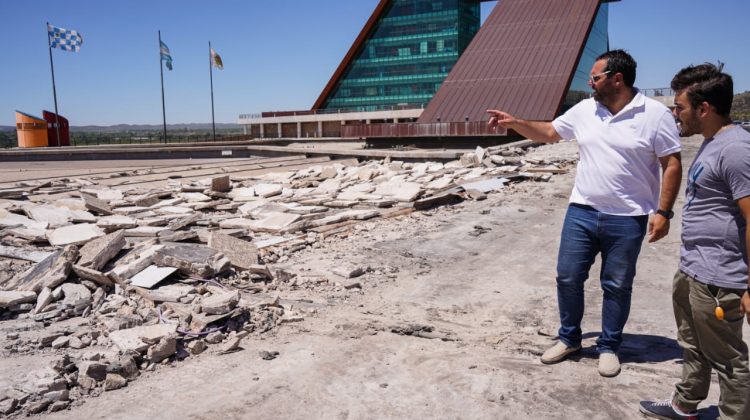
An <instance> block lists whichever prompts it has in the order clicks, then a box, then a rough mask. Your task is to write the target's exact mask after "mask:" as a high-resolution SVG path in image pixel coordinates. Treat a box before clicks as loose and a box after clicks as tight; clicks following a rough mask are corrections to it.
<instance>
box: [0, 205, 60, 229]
mask: <svg viewBox="0 0 750 420" xmlns="http://www.w3.org/2000/svg"><path fill="white" fill-rule="evenodd" d="M48 225H49V224H48V223H47V222H37V221H36V220H31V219H29V218H28V217H26V216H21V215H20V214H15V213H11V212H9V211H7V210H5V209H0V227H17V226H23V227H25V228H27V229H47V226H48Z"/></svg>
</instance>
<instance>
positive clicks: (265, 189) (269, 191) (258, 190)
mask: <svg viewBox="0 0 750 420" xmlns="http://www.w3.org/2000/svg"><path fill="white" fill-rule="evenodd" d="M282 188H283V187H282V186H281V185H279V184H255V185H253V189H254V190H255V194H256V195H257V196H259V197H263V198H268V197H273V196H275V195H279V194H281V190H282Z"/></svg>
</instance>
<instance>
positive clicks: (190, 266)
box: [154, 244, 230, 278]
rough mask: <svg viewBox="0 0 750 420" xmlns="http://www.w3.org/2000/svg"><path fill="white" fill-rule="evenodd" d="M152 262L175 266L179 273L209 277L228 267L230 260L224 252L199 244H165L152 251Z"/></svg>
mask: <svg viewBox="0 0 750 420" xmlns="http://www.w3.org/2000/svg"><path fill="white" fill-rule="evenodd" d="M154 263H155V264H157V265H160V266H166V267H175V268H177V269H178V270H179V271H180V272H181V273H183V274H186V275H189V276H190V275H192V276H199V277H203V278H209V277H212V276H214V275H216V274H219V273H223V272H224V271H226V270H228V269H229V266H230V262H229V259H227V258H226V257H225V256H224V254H222V253H220V252H217V251H214V250H213V249H211V248H208V247H206V246H201V245H192V244H179V245H166V246H163V247H161V248H160V249H158V250H156V251H155V253H154Z"/></svg>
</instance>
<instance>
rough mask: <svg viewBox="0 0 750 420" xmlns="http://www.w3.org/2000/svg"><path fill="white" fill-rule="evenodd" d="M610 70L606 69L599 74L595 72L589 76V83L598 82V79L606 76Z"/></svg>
mask: <svg viewBox="0 0 750 420" xmlns="http://www.w3.org/2000/svg"><path fill="white" fill-rule="evenodd" d="M611 72H612V71H611V70H607V71H605V72H603V73H599V74H595V75H593V76H589V83H591V84H592V85H593V84H594V83H596V82H598V81H599V80H602V78H603V77H607V75H608V74H609V73H611Z"/></svg>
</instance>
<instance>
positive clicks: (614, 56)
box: [596, 50, 638, 87]
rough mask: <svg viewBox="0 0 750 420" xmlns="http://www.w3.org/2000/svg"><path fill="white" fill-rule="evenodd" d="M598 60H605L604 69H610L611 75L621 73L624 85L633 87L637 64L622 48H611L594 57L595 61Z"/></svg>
mask: <svg viewBox="0 0 750 420" xmlns="http://www.w3.org/2000/svg"><path fill="white" fill-rule="evenodd" d="M599 60H607V67H606V68H605V69H604V70H605V71H610V72H611V73H610V74H611V75H614V74H615V73H622V79H623V81H624V82H625V86H627V87H633V85H634V84H635V68H636V67H638V64H637V63H636V62H635V60H633V57H632V56H631V55H630V54H628V53H627V52H625V51H624V50H612V51H607V52H605V53H604V54H601V55H600V56H599V57H596V61H599Z"/></svg>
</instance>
